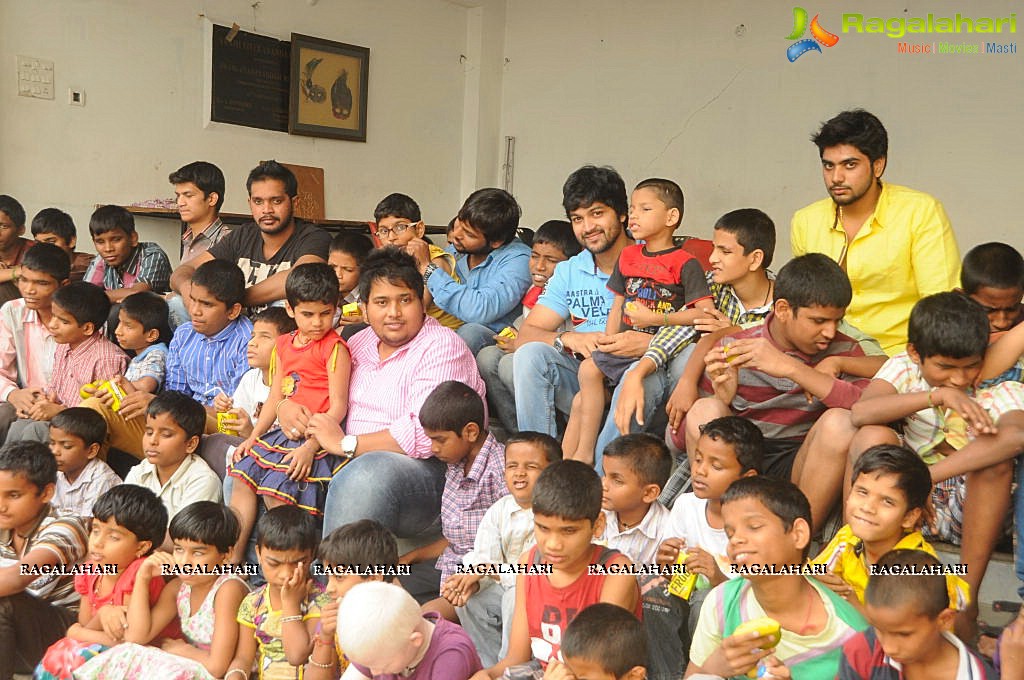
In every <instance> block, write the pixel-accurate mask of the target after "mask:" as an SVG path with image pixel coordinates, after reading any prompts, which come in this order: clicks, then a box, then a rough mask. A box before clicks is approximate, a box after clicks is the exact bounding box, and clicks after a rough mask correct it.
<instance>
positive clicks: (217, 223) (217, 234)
mask: <svg viewBox="0 0 1024 680" xmlns="http://www.w3.org/2000/svg"><path fill="white" fill-rule="evenodd" d="M182 227H183V231H182V232H181V261H182V262H188V261H189V260H191V259H192V258H193V257H195V256H196V255H199V254H200V253H205V252H206V251H207V250H209V249H210V248H211V247H212V246H213V245H214V244H215V243H217V242H218V241H220V240H221V239H222V238H224V237H225V236H227V235H228V234H230V233H231V227H230V226H229V225H227V224H224V223H223V222H221V220H220V218H219V217H218V218H217V219H215V220H214V221H213V223H212V224H211V225H210V226H208V227H207V228H206V229H203V233H201V234H196V233H194V232H193V231H192V227H190V226H189V225H188V224H186V223H184V222H183V223H182Z"/></svg>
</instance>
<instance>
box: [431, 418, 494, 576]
mask: <svg viewBox="0 0 1024 680" xmlns="http://www.w3.org/2000/svg"><path fill="white" fill-rule="evenodd" d="M507 494H508V487H506V486H505V447H503V446H502V445H501V444H500V443H499V442H498V440H497V439H495V438H494V435H493V434H488V435H487V440H486V441H484V445H483V447H482V448H481V449H480V453H478V454H477V455H476V460H474V461H473V467H471V468H470V469H469V473H468V474H467V473H466V472H465V471H464V469H463V465H462V463H453V464H449V465H448V470H447V471H446V472H445V476H444V492H443V493H442V494H441V531H442V532H443V533H444V537H445V538H447V539H448V547H446V548H445V549H444V552H443V553H442V554H441V557H439V558H438V559H437V568H438V569H440V570H441V583H444V582H445V580H446V579H447V578H448V577H449V576H451V575H452V574H454V573H455V568H456V566H457V565H458V564H460V563H461V562H462V557H463V556H464V555H466V553H468V552H469V551H470V550H472V549H473V541H474V540H475V539H476V530H477V528H478V527H479V526H480V521H481V520H482V519H483V518H484V514H485V513H486V512H487V509H488V508H489V507H491V506H492V505H494V504H495V503H496V502H497V501H498V500H499V499H500V498H501V497H502V496H505V495H507Z"/></svg>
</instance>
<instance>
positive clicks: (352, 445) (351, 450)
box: [341, 434, 359, 458]
mask: <svg viewBox="0 0 1024 680" xmlns="http://www.w3.org/2000/svg"><path fill="white" fill-rule="evenodd" d="M357 446H359V437H357V436H355V435H354V434H347V435H345V436H344V437H342V438H341V455H342V456H344V457H345V458H354V457H355V455H356V447H357Z"/></svg>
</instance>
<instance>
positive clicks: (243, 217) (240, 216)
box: [97, 205, 448, 234]
mask: <svg viewBox="0 0 1024 680" xmlns="http://www.w3.org/2000/svg"><path fill="white" fill-rule="evenodd" d="M97 207H99V206H97ZM124 208H125V210H127V211H128V212H130V213H131V214H133V215H138V216H140V217H155V218H158V219H165V220H176V221H180V218H179V217H178V211H177V210H168V209H167V208H140V207H138V206H133V205H126V206H124ZM220 219H221V220H222V221H224V222H225V223H226V224H244V223H245V222H252V221H253V220H252V215H250V214H247V213H229V212H222V213H221V214H220ZM306 221H307V222H311V223H313V224H315V225H317V226H319V227H321V228H323V229H324V230H326V231H329V232H332V233H337V232H339V231H348V230H354V231H360V232H363V233H366V234H369V233H370V226H369V224H368V223H366V222H365V221H364V222H359V221H356V220H306ZM447 231H448V229H447V227H443V226H437V225H433V224H428V225H427V233H428V234H444V233H446V232H447Z"/></svg>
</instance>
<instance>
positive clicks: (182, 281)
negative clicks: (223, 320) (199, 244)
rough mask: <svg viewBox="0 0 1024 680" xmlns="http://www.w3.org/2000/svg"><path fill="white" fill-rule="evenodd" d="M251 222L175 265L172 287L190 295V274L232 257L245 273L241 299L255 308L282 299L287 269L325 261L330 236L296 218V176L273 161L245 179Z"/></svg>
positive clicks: (264, 164)
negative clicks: (203, 265)
mask: <svg viewBox="0 0 1024 680" xmlns="http://www.w3.org/2000/svg"><path fill="white" fill-rule="evenodd" d="M245 186H246V189H248V191H249V209H250V210H251V211H252V217H253V220H255V222H249V223H247V224H243V225H242V226H240V227H238V228H237V229H235V230H234V231H232V232H231V233H230V234H228V235H227V236H226V237H224V238H223V239H222V240H221V241H219V242H218V243H217V244H215V245H214V246H213V247H211V248H210V249H209V250H208V251H206V252H205V253H200V254H199V255H196V256H195V257H194V258H192V259H191V260H189V261H188V263H187V264H182V265H179V266H178V268H177V269H175V270H174V273H173V274H172V275H171V288H172V289H174V290H175V291H177V292H178V293H180V294H181V296H182V297H183V298H185V300H186V306H187V305H188V304H189V303H188V300H190V295H189V293H190V290H191V281H192V274H193V273H195V270H196V268H197V267H199V266H200V265H202V264H203V263H204V262H208V261H210V260H213V259H219V260H228V261H230V262H234V263H236V264H237V265H238V266H239V267H240V268H241V270H242V273H243V274H245V280H246V289H245V305H246V306H247V307H248V308H249V309H250V311H251V312H253V311H258V310H259V309H261V308H263V307H267V306H269V305H271V304H273V303H275V302H277V301H279V300H283V299H284V282H285V279H286V278H287V276H288V271H289V270H290V269H291V268H292V267H294V266H296V265H299V264H303V263H306V262H326V261H327V250H328V247H329V246H330V242H331V237H330V235H329V234H328V233H327V232H325V231H324V230H322V229H320V228H319V227H316V226H314V225H312V224H308V223H305V222H297V221H296V220H295V218H294V215H293V214H292V212H293V207H294V201H295V196H296V195H297V194H298V181H297V180H296V179H295V175H294V174H292V171H291V170H289V169H288V168H286V167H284V166H283V165H281V164H280V163H278V162H277V161H265V162H263V163H260V164H259V165H257V166H256V167H255V168H253V170H252V172H250V173H249V179H248V180H246V183H245Z"/></svg>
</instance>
